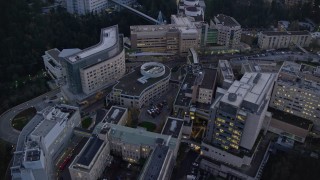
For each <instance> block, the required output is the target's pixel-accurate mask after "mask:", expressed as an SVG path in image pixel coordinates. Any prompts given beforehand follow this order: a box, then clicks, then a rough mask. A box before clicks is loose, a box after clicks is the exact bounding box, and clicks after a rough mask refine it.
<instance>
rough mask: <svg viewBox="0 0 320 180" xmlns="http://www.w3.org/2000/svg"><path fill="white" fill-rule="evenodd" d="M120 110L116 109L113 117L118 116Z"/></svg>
mask: <svg viewBox="0 0 320 180" xmlns="http://www.w3.org/2000/svg"><path fill="white" fill-rule="evenodd" d="M119 112H120V111H119V109H116V110H114V111H113V113H112V115H111V118H112V119H115V118H116V117H117V116H118V114H119Z"/></svg>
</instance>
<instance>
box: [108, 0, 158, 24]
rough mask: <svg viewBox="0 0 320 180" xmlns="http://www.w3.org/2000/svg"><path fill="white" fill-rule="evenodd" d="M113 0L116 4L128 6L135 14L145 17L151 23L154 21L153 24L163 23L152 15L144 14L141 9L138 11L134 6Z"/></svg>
mask: <svg viewBox="0 0 320 180" xmlns="http://www.w3.org/2000/svg"><path fill="white" fill-rule="evenodd" d="M111 1H112V2H114V3H115V4H117V5H119V6H121V7H124V8H126V9H128V10H129V11H131V12H132V13H134V14H136V15H138V16H140V17H142V18H144V19H146V20H147V21H149V22H151V23H153V24H161V22H159V21H158V20H156V19H154V18H152V17H150V16H148V15H146V14H143V13H142V12H140V11H138V10H136V9H133V8H132V7H130V6H127V5H125V4H122V3H121V2H119V1H118V0H111Z"/></svg>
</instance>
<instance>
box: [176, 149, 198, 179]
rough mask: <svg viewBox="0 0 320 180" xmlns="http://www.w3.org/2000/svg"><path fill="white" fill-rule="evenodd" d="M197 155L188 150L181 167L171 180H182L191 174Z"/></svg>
mask: <svg viewBox="0 0 320 180" xmlns="http://www.w3.org/2000/svg"><path fill="white" fill-rule="evenodd" d="M198 156H199V154H198V153H197V152H195V151H193V150H189V151H188V153H187V154H186V155H185V157H184V159H183V160H182V161H181V165H180V167H179V169H177V172H176V173H175V174H174V175H173V176H172V177H171V179H183V178H184V177H186V176H187V175H188V174H190V173H191V172H192V168H193V165H192V163H194V162H195V160H196V159H197V157H198Z"/></svg>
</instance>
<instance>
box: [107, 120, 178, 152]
mask: <svg viewBox="0 0 320 180" xmlns="http://www.w3.org/2000/svg"><path fill="white" fill-rule="evenodd" d="M108 126H109V127H108V128H110V130H109V131H110V132H109V138H116V139H120V140H121V142H124V143H128V144H136V145H149V146H154V145H156V144H159V140H160V139H162V140H163V142H164V144H166V145H168V146H169V147H170V149H174V148H175V147H176V142H175V140H174V139H171V138H170V136H168V135H164V134H159V133H154V132H149V131H146V130H142V129H135V128H130V127H126V126H121V125H116V124H109V125H108Z"/></svg>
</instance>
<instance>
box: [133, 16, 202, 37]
mask: <svg viewBox="0 0 320 180" xmlns="http://www.w3.org/2000/svg"><path fill="white" fill-rule="evenodd" d="M178 23H179V24H165V25H138V26H130V31H131V34H140V33H157V34H158V35H159V36H163V35H164V34H165V33H167V32H179V31H180V32H183V33H197V29H196V27H195V26H194V25H192V24H188V23H186V22H183V21H180V20H179V21H178ZM184 23H186V24H184Z"/></svg>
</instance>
